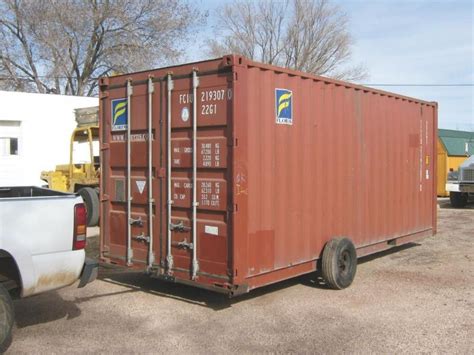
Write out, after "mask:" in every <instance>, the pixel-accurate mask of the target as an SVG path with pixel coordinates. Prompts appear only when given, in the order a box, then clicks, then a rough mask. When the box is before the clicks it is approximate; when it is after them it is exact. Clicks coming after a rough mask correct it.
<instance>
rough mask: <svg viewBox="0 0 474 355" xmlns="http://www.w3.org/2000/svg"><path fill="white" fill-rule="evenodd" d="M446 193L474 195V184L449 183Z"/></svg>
mask: <svg viewBox="0 0 474 355" xmlns="http://www.w3.org/2000/svg"><path fill="white" fill-rule="evenodd" d="M446 191H450V192H451V191H452V192H468V193H474V184H459V183H449V182H448V183H447V184H446Z"/></svg>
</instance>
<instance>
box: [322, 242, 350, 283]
mask: <svg viewBox="0 0 474 355" xmlns="http://www.w3.org/2000/svg"><path fill="white" fill-rule="evenodd" d="M321 266H322V270H321V271H322V276H323V278H324V279H325V280H326V282H327V283H328V284H329V286H330V287H331V288H334V289H337V290H341V289H343V288H346V287H348V286H349V285H350V284H351V283H352V281H353V280H354V277H355V274H356V270H357V254H356V250H355V247H354V244H352V242H351V241H350V240H349V239H347V238H335V239H332V240H330V241H329V242H328V243H327V244H326V246H325V247H324V250H323V257H322V261H321Z"/></svg>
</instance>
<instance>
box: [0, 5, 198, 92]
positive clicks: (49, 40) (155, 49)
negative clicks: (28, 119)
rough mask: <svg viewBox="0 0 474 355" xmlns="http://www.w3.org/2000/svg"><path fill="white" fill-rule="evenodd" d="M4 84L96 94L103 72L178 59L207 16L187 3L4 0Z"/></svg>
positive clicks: (0, 69) (0, 55)
mask: <svg viewBox="0 0 474 355" xmlns="http://www.w3.org/2000/svg"><path fill="white" fill-rule="evenodd" d="M0 13H1V14H2V15H0V39H1V42H0V84H1V83H3V86H4V87H7V88H16V89H22V90H30V91H36V92H41V93H45V92H58V93H59V92H60V93H64V94H72V95H88V96H90V95H93V94H94V93H95V91H96V89H97V77H100V76H103V75H109V74H112V73H116V72H128V71H136V70H143V69H148V68H150V67H152V66H157V65H162V64H168V63H172V62H173V61H175V60H177V59H178V58H180V56H181V55H182V53H183V49H182V45H183V44H184V43H185V42H186V40H188V39H189V37H190V34H191V32H192V31H194V30H196V29H197V26H199V24H200V23H202V22H203V21H201V20H203V19H204V17H205V16H204V14H203V13H201V12H200V11H199V10H198V9H197V8H195V7H193V6H192V5H190V4H189V3H187V2H185V0H76V1H72V0H0Z"/></svg>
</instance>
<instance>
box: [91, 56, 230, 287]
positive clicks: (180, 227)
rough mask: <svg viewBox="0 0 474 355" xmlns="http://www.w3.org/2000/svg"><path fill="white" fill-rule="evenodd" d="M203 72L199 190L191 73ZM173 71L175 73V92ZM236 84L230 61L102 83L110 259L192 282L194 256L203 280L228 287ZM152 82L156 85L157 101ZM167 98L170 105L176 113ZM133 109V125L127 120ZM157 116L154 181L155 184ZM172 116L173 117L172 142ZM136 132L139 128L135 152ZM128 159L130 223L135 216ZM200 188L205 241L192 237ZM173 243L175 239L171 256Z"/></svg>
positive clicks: (199, 220)
mask: <svg viewBox="0 0 474 355" xmlns="http://www.w3.org/2000/svg"><path fill="white" fill-rule="evenodd" d="M195 69H196V73H197V77H198V80H199V83H198V88H197V93H196V99H197V100H196V102H197V105H196V108H197V112H196V113H197V115H196V119H197V130H196V148H197V149H196V169H197V180H196V182H194V181H193V169H192V168H193V121H194V119H195V116H194V113H193V101H194V99H195V98H194V96H193V80H192V73H193V70H195ZM168 73H171V74H172V75H171V79H172V84H171V85H169V86H168V77H167V74H168ZM231 77H232V73H231V71H230V69H229V68H228V67H225V65H223V63H222V60H217V61H209V62H202V63H199V64H196V65H185V66H181V67H174V68H170V69H162V70H155V71H149V72H144V73H136V74H131V75H130V76H120V77H113V78H107V79H104V80H103V81H102V82H101V105H100V115H101V122H102V124H101V130H102V135H101V150H102V157H101V158H102V184H101V204H102V214H101V219H102V220H101V236H102V237H101V255H102V258H103V260H105V261H107V262H111V263H117V264H122V265H125V264H128V266H131V267H135V268H140V269H145V268H147V269H148V270H149V271H150V272H154V273H157V274H158V275H166V276H167V277H171V278H176V279H183V280H190V279H191V278H192V264H193V262H192V261H193V248H195V249H196V253H197V261H198V264H199V270H198V272H197V276H196V281H197V282H200V283H205V284H211V285H213V284H216V283H218V284H220V285H222V284H227V283H228V282H229V273H228V270H229V266H228V265H229V239H230V218H231V215H230V213H229V211H230V207H229V206H231V203H232V200H231V196H230V191H231V190H230V189H231V183H230V182H229V178H230V177H231V175H230V171H231V169H230V168H231V143H232V139H231V131H230V129H231V125H230V123H231V122H232V121H231V113H232V102H233V97H232V80H231ZM149 78H151V80H152V83H153V92H152V93H151V94H150V88H149V86H148V85H149V81H148V79H149ZM127 79H130V83H131V86H132V88H133V93H132V95H131V96H130V101H129V100H128V99H127V88H126V83H127ZM168 88H170V91H169V90H168ZM168 98H170V99H171V105H170V106H168V104H167V102H168ZM129 109H130V117H128V116H127V115H128V110H129ZM150 109H151V116H152V117H151V129H152V134H151V137H152V138H151V147H150V151H151V161H152V163H151V168H152V172H151V181H150V179H149V177H148V169H149V166H150V165H149V158H150V154H149V152H148V149H149V146H148V145H149V142H150V135H149V133H148V129H149V123H148V114H149V112H150ZM168 113H169V114H170V115H171V134H170V135H168V125H167V119H168ZM128 119H129V120H130V122H128ZM127 122H128V123H127ZM127 124H131V126H130V129H131V132H130V151H129V152H128V149H127V139H128V138H127V137H128V133H127ZM168 141H170V157H171V159H169V160H168ZM128 153H130V171H131V173H130V196H131V211H130V218H131V220H128V217H127V196H128V189H127V176H128V174H127V154H128ZM168 163H169V164H170V166H169V168H170V170H171V175H170V177H171V180H170V191H168V190H167V184H168V176H169V175H168ZM150 186H152V193H151V200H152V210H153V211H152V213H151V215H150V213H149V202H150V198H149V197H150V196H149V192H150V190H149V189H150ZM194 186H196V204H197V215H196V240H194V239H193V233H192V229H193V212H192V210H193V209H192V204H193V188H194ZM168 202H170V203H171V204H172V207H171V219H170V223H168V218H167V217H168V213H167V207H168ZM130 223H131V233H130V246H129V247H130V249H131V254H130V251H129V252H128V253H127V249H128V241H127V240H128V238H127V237H128V232H127V228H128V224H130ZM168 227H169V228H168ZM151 235H152V238H151V241H152V247H150V240H149V239H148V240H147V238H149V237H150V236H151ZM168 238H171V242H170V244H171V246H170V248H168ZM127 254H128V255H129V260H127ZM170 257H172V260H173V263H172V265H171V264H170V262H169V260H170V259H171V258H170ZM170 265H171V267H169V266H170Z"/></svg>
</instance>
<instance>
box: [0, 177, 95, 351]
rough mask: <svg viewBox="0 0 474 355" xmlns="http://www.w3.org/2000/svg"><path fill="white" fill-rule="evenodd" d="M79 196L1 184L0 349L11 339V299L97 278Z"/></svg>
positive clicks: (83, 283) (82, 283)
mask: <svg viewBox="0 0 474 355" xmlns="http://www.w3.org/2000/svg"><path fill="white" fill-rule="evenodd" d="M86 224H87V223H86V209H85V207H84V204H83V201H82V198H81V197H80V196H77V195H74V194H66V193H62V192H57V191H53V190H48V189H43V188H39V187H31V186H28V187H0V350H1V349H2V347H3V346H4V344H5V343H6V342H9V340H10V338H11V329H12V326H13V322H14V312H13V304H12V300H11V299H12V297H13V298H16V297H21V298H23V297H27V296H32V295H36V294H38V293H42V292H46V291H50V290H55V289H58V288H60V287H64V286H67V285H70V284H72V283H74V282H75V281H77V280H80V282H79V287H83V286H85V285H86V284H87V283H89V282H91V281H93V280H94V279H95V278H96V277H97V270H98V263H97V262H95V261H93V260H90V259H88V258H86V255H85V250H84V248H85V245H86Z"/></svg>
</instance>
